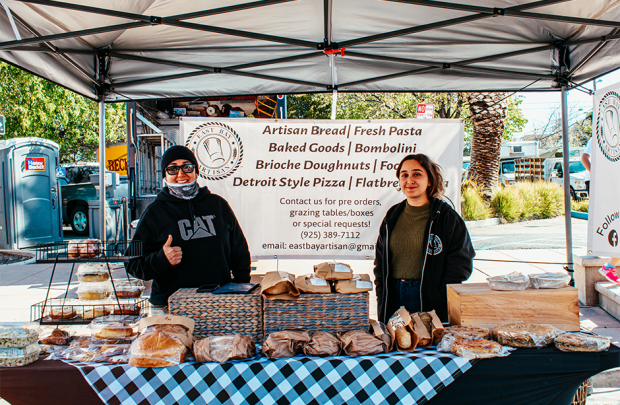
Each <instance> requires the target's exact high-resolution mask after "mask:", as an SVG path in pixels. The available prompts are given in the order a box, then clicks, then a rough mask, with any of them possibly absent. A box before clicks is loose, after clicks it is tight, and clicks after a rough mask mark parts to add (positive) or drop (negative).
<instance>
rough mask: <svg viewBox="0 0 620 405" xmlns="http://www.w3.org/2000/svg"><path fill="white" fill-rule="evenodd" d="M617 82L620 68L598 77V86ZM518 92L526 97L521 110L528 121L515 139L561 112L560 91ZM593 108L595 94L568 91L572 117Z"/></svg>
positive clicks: (576, 116) (590, 84)
mask: <svg viewBox="0 0 620 405" xmlns="http://www.w3.org/2000/svg"><path fill="white" fill-rule="evenodd" d="M615 83H620V69H619V70H616V71H614V72H611V73H609V74H607V75H605V76H602V77H600V78H599V79H597V83H596V88H597V89H602V88H604V87H608V86H610V85H612V84H615ZM584 87H587V88H589V89H592V83H591V82H590V83H588V84H587V85H584ZM517 94H518V95H520V96H523V97H524V101H523V103H521V110H522V111H523V115H524V116H525V118H527V120H528V123H527V125H526V126H525V128H524V129H523V131H522V132H521V134H516V135H515V137H514V138H515V139H518V138H519V136H520V135H527V134H531V133H532V132H533V131H534V129H535V128H536V127H539V128H540V127H542V126H544V125H545V124H546V123H547V121H548V120H549V115H550V114H553V113H554V112H556V113H557V114H560V107H561V102H562V100H561V97H562V96H561V93H560V92H535V93H534V92H520V93H517ZM592 109H593V96H590V95H588V94H586V93H584V92H582V91H579V90H577V89H573V90H570V91H569V92H568V110H569V114H568V115H569V117H570V118H571V119H573V120H574V119H579V118H583V115H584V114H586V113H587V112H589V111H591V110H592ZM571 123H572V121H570V122H569V125H570V124H571Z"/></svg>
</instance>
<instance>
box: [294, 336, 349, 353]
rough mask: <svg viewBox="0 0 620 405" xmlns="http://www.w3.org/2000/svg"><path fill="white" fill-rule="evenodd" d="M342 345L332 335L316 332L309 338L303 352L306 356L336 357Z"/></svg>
mask: <svg viewBox="0 0 620 405" xmlns="http://www.w3.org/2000/svg"><path fill="white" fill-rule="evenodd" d="M341 350H342V343H341V342H340V340H339V339H338V337H336V335H334V334H333V333H329V332H323V331H318V332H314V333H313V334H312V336H310V341H309V342H307V343H306V344H305V345H304V347H303V351H304V354H305V355H306V356H338V355H339V354H340V351H341Z"/></svg>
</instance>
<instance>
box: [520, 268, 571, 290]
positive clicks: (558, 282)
mask: <svg viewBox="0 0 620 405" xmlns="http://www.w3.org/2000/svg"><path fill="white" fill-rule="evenodd" d="M568 283H570V276H569V275H568V274H566V273H552V272H547V273H542V274H530V285H531V286H532V288H549V289H551V288H564V287H566V286H567V285H568Z"/></svg>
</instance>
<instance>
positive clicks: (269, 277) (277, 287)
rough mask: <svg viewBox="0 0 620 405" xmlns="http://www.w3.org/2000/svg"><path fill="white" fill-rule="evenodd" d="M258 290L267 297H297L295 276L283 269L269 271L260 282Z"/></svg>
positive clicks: (281, 298) (285, 298)
mask: <svg viewBox="0 0 620 405" xmlns="http://www.w3.org/2000/svg"><path fill="white" fill-rule="evenodd" d="M260 292H261V294H263V295H264V296H265V298H268V299H280V300H294V299H297V298H299V290H298V289H297V287H295V277H294V276H293V275H292V274H289V273H287V272H284V271H269V272H267V273H266V274H265V277H263V279H262V280H261V282H260Z"/></svg>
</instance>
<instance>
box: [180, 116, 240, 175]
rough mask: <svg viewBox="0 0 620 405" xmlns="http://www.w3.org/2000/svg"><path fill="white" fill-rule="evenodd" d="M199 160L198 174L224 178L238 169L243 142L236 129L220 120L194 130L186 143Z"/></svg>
mask: <svg viewBox="0 0 620 405" xmlns="http://www.w3.org/2000/svg"><path fill="white" fill-rule="evenodd" d="M185 146H187V147H188V148H189V149H190V150H191V151H192V152H194V155H195V156H196V160H198V175H199V176H200V177H202V178H205V179H207V180H222V179H225V178H226V177H228V176H230V175H231V174H232V173H234V172H235V170H237V168H238V167H239V164H240V163H241V159H242V157H243V144H242V143H241V139H240V138H239V135H238V134H237V133H236V132H235V130H234V129H232V128H231V127H229V126H228V125H225V124H222V123H220V122H207V123H206V124H202V125H200V126H199V127H197V128H196V129H194V130H193V131H192V133H191V134H190V135H189V137H188V138H187V142H186V143H185Z"/></svg>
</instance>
